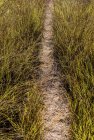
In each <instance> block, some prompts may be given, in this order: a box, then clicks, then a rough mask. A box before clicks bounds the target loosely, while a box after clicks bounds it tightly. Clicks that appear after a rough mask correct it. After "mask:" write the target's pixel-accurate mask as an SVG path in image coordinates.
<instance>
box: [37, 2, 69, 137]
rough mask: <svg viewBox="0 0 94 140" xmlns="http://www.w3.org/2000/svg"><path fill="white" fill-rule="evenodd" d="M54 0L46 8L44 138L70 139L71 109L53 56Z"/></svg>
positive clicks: (43, 73) (42, 60) (42, 79)
mask: <svg viewBox="0 0 94 140" xmlns="http://www.w3.org/2000/svg"><path fill="white" fill-rule="evenodd" d="M52 37H53V0H49V1H48V2H47V5H46V10H45V21H44V31H43V40H42V48H41V51H40V56H39V58H40V62H41V71H42V73H41V80H40V84H41V91H42V95H43V97H44V106H45V107H44V110H43V121H44V140H69V139H70V110H69V103H68V99H67V96H66V91H65V89H61V83H60V79H59V76H58V72H57V67H56V63H55V60H54V57H53V50H54V45H53V43H52Z"/></svg>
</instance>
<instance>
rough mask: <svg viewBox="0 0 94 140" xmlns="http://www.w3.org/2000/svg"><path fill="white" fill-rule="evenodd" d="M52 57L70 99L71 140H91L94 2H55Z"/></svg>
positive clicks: (93, 135)
mask: <svg viewBox="0 0 94 140" xmlns="http://www.w3.org/2000/svg"><path fill="white" fill-rule="evenodd" d="M54 40H55V58H56V60H57V62H58V65H59V69H60V71H61V75H60V77H61V79H62V81H63V84H64V87H65V88H66V90H67V92H68V94H69V96H70V99H71V111H72V114H73V120H72V138H73V140H94V2H93V0H91V1H85V0H84V1H81V0H78V1H77V0H57V1H56V2H55V14H54Z"/></svg>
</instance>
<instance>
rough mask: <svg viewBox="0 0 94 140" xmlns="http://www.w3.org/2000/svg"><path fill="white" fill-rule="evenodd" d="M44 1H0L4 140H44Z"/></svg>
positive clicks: (0, 121) (1, 137)
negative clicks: (41, 67) (41, 61)
mask: <svg viewBox="0 0 94 140" xmlns="http://www.w3.org/2000/svg"><path fill="white" fill-rule="evenodd" d="M43 10H44V0H21V1H20V0H5V1H4V0H3V1H1V0H0V140H12V139H13V140H40V139H41V137H40V135H41V117H40V111H41V109H42V99H41V98H40V95H39V89H38V87H37V86H36V84H35V81H36V79H37V77H38V74H37V71H38V67H39V60H38V57H37V56H38V52H39V47H40V41H41V31H42V27H43V26H42V21H43V20H42V18H43Z"/></svg>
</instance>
